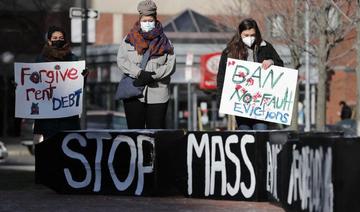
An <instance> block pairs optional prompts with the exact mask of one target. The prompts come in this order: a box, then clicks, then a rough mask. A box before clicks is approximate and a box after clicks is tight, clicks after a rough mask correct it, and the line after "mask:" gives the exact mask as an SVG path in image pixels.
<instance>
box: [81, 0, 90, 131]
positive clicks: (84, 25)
mask: <svg viewBox="0 0 360 212" xmlns="http://www.w3.org/2000/svg"><path fill="white" fill-rule="evenodd" d="M86 1H87V0H82V2H81V5H82V6H81V7H82V11H83V12H82V18H81V59H82V60H85V64H86V45H87V34H88V30H87V28H88V27H87V20H88V14H87V5H86ZM81 128H82V129H86V84H84V92H83V106H82V116H81Z"/></svg>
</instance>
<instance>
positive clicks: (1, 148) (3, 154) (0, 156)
mask: <svg viewBox="0 0 360 212" xmlns="http://www.w3.org/2000/svg"><path fill="white" fill-rule="evenodd" d="M8 156H9V153H8V151H7V149H6V147H5V144H4V143H3V142H1V141H0V162H3V161H5V159H6V158H7V157H8Z"/></svg>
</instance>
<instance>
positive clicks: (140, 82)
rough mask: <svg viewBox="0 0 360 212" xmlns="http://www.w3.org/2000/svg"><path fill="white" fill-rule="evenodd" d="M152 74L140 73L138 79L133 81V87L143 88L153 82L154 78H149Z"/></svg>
mask: <svg viewBox="0 0 360 212" xmlns="http://www.w3.org/2000/svg"><path fill="white" fill-rule="evenodd" d="M154 74H155V72H148V71H141V72H140V75H139V76H138V78H137V79H135V80H134V85H135V86H144V85H148V84H150V83H152V82H154V81H155V80H154V78H152V77H151V76H152V75H154Z"/></svg>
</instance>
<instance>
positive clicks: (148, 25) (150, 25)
mask: <svg viewBox="0 0 360 212" xmlns="http://www.w3.org/2000/svg"><path fill="white" fill-rule="evenodd" d="M140 27H141V30H142V31H144V32H150V31H151V30H153V29H154V28H155V21H151V22H150V21H141V22H140Z"/></svg>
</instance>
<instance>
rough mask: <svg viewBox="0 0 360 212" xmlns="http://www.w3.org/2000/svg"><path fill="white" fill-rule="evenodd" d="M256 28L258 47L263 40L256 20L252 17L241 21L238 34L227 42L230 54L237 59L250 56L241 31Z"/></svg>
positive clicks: (256, 45)
mask: <svg viewBox="0 0 360 212" xmlns="http://www.w3.org/2000/svg"><path fill="white" fill-rule="evenodd" d="M249 29H254V30H255V42H254V46H255V47H256V48H257V47H258V46H260V43H261V42H262V38H261V33H260V30H259V27H258V25H257V23H256V21H255V20H254V19H252V18H247V19H244V20H243V21H241V22H240V24H239V26H238V30H237V32H236V34H235V35H234V36H233V37H232V38H231V40H230V42H229V43H228V44H227V47H226V51H227V53H228V56H229V57H231V58H235V59H246V58H247V56H248V52H247V47H246V46H245V44H244V42H243V41H242V38H241V33H242V32H243V31H245V30H249Z"/></svg>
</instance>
